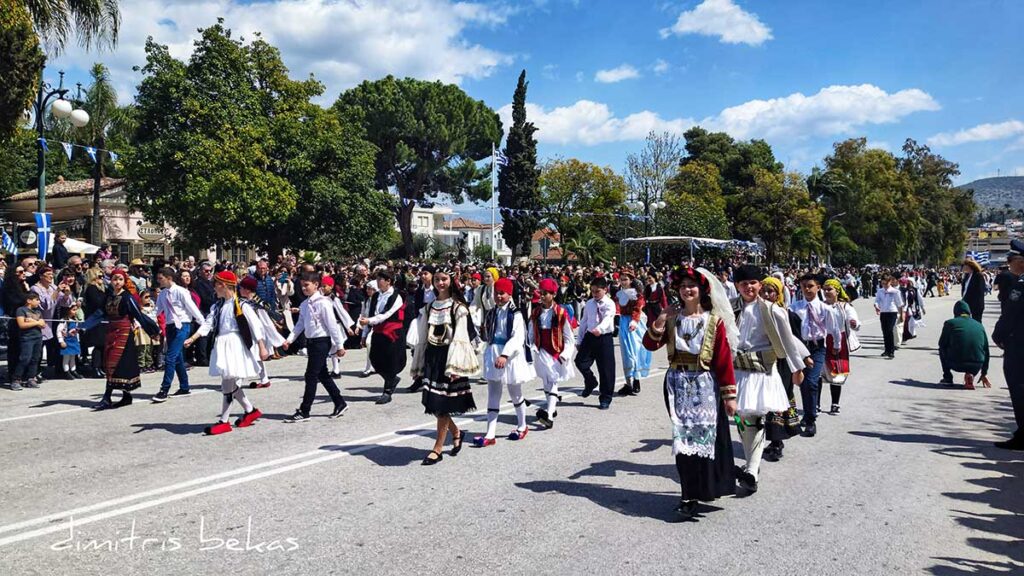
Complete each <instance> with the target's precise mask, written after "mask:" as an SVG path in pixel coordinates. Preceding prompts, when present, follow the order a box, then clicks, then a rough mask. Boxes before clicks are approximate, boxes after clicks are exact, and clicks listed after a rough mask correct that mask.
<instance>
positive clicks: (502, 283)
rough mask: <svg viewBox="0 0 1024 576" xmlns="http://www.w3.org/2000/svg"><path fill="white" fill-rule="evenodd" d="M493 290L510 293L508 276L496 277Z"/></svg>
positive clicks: (510, 282)
mask: <svg viewBox="0 0 1024 576" xmlns="http://www.w3.org/2000/svg"><path fill="white" fill-rule="evenodd" d="M494 291H495V292H502V293H505V294H509V295H511V294H512V281H511V280H509V279H508V278H498V281H497V282H495V283H494Z"/></svg>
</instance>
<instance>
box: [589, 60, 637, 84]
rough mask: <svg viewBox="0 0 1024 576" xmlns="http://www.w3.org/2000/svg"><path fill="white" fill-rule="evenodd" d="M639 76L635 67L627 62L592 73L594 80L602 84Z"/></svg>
mask: <svg viewBox="0 0 1024 576" xmlns="http://www.w3.org/2000/svg"><path fill="white" fill-rule="evenodd" d="M639 77H640V72H639V71H638V70H637V69H636V68H634V67H633V66H631V65H629V64H623V65H621V66H617V67H615V68H612V69H610V70H598V71H597V74H595V75H594V80H596V81H598V82H601V83H604V84H613V83H615V82H622V81H623V80H630V79H633V78H639Z"/></svg>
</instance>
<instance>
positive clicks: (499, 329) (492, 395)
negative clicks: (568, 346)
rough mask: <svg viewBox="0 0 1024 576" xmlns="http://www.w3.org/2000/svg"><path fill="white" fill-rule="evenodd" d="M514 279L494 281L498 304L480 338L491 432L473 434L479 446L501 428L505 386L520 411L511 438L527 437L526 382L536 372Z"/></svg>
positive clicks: (488, 442)
mask: <svg viewBox="0 0 1024 576" xmlns="http://www.w3.org/2000/svg"><path fill="white" fill-rule="evenodd" d="M512 291H513V286H512V281H511V280H509V279H508V278H501V279H499V280H498V281H497V282H495V283H494V301H495V304H496V306H495V308H494V309H493V310H491V311H489V312H487V314H485V315H484V322H483V325H482V326H481V330H480V339H481V341H482V342H483V343H484V345H485V346H486V348H485V349H484V361H483V367H484V379H485V380H487V432H486V434H484V435H483V436H476V437H475V438H473V444H475V445H476V446H480V447H483V446H492V445H493V444H494V442H495V440H494V436H495V434H496V433H497V429H498V413H499V412H500V408H501V394H502V388H504V387H506V386H507V387H508V395H509V398H510V399H511V400H512V406H513V407H514V408H515V412H516V429H515V430H513V431H512V432H511V433H510V434H509V435H508V439H509V440H522V439H523V438H526V433H527V431H528V430H527V428H526V399H524V398H523V384H524V383H525V382H529V381H530V380H533V378H534V377H535V376H536V373H535V372H534V371H533V366H531V365H530V363H529V362H527V360H526V354H525V350H526V323H525V322H524V321H523V315H522V314H519V313H518V312H519V311H518V309H517V308H516V306H515V304H514V303H513V302H512Z"/></svg>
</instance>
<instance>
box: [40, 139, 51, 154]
mask: <svg viewBox="0 0 1024 576" xmlns="http://www.w3.org/2000/svg"><path fill="white" fill-rule="evenodd" d="M38 140H39V145H40V146H42V147H43V152H49V151H50V147H49V146H47V145H46V138H39V139H38Z"/></svg>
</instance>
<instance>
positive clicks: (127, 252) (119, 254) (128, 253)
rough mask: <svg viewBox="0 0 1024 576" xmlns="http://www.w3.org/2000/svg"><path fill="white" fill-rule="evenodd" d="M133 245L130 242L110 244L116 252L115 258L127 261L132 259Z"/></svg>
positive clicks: (111, 249)
mask: <svg viewBox="0 0 1024 576" xmlns="http://www.w3.org/2000/svg"><path fill="white" fill-rule="evenodd" d="M131 247H132V245H131V244H130V243H128V242H114V243H111V245H110V251H111V252H113V253H114V258H117V259H118V260H120V261H121V262H125V263H127V262H129V261H130V260H131V259H132V250H131Z"/></svg>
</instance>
